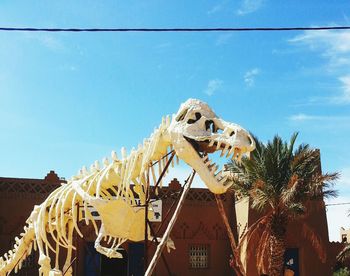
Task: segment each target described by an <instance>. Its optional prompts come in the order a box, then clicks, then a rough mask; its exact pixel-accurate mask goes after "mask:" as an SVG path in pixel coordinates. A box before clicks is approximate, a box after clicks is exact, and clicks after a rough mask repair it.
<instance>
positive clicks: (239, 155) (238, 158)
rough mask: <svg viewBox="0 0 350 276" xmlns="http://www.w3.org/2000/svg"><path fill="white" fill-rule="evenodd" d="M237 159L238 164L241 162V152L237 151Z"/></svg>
mask: <svg viewBox="0 0 350 276" xmlns="http://www.w3.org/2000/svg"><path fill="white" fill-rule="evenodd" d="M237 161H238V163H239V164H241V162H242V154H241V153H238V156H237Z"/></svg>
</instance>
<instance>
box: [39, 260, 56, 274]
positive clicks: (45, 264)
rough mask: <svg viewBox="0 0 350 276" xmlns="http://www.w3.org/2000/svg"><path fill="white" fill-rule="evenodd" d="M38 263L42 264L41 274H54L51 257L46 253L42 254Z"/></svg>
mask: <svg viewBox="0 0 350 276" xmlns="http://www.w3.org/2000/svg"><path fill="white" fill-rule="evenodd" d="M38 264H39V265H40V268H39V276H51V275H54V274H51V264H50V258H49V257H47V256H45V255H41V256H40V257H39V261H38Z"/></svg>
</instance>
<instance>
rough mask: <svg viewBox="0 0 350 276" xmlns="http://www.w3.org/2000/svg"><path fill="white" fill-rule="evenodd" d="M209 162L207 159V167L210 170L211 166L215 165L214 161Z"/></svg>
mask: <svg viewBox="0 0 350 276" xmlns="http://www.w3.org/2000/svg"><path fill="white" fill-rule="evenodd" d="M210 163H211V160H209V162H208V163H207V167H208V169H209V171H211V168H212V167H213V166H215V163H213V164H210Z"/></svg>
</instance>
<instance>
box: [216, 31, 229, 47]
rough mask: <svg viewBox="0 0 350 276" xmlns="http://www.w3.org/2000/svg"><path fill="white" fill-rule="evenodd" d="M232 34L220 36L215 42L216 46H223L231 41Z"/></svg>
mask: <svg viewBox="0 0 350 276" xmlns="http://www.w3.org/2000/svg"><path fill="white" fill-rule="evenodd" d="M231 37H232V33H226V34H220V35H219V36H218V38H217V39H216V41H215V45H216V46H221V45H225V44H227V43H228V41H229V40H230V39H231Z"/></svg>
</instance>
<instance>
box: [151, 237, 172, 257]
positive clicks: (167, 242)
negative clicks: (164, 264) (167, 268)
mask: <svg viewBox="0 0 350 276" xmlns="http://www.w3.org/2000/svg"><path fill="white" fill-rule="evenodd" d="M149 240H150V241H153V240H157V242H158V243H159V242H160V241H161V238H155V237H149ZM171 249H173V250H175V249H176V247H175V243H174V241H173V240H172V239H171V238H170V237H169V238H168V239H167V241H166V250H167V251H168V253H170V251H171Z"/></svg>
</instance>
